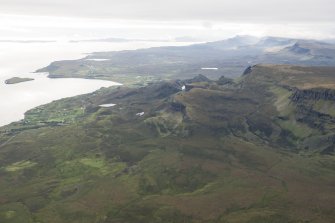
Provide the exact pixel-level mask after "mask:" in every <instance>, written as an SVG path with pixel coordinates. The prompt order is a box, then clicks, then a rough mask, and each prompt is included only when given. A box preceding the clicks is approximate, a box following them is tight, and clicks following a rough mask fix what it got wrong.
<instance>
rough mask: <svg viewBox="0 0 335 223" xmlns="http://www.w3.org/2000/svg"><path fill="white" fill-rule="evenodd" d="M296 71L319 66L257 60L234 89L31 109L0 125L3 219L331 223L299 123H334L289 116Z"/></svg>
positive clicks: (325, 162)
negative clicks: (269, 63)
mask: <svg viewBox="0 0 335 223" xmlns="http://www.w3.org/2000/svg"><path fill="white" fill-rule="evenodd" d="M279 68H280V69H284V68H285V69H286V72H288V74H287V76H283V75H286V73H283V72H282V71H281V70H280V69H279ZM297 69H298V70H301V69H305V71H308V72H309V73H310V74H309V75H310V77H311V78H312V77H313V75H312V73H313V72H314V73H316V72H317V70H313V69H312V68H295V67H282V66H281V67H276V66H257V67H254V68H253V71H252V73H251V74H248V75H247V76H244V77H243V78H242V80H241V81H240V82H239V83H238V84H236V85H235V86H232V85H218V84H216V83H214V82H211V83H197V84H193V85H192V86H193V87H194V88H193V89H191V90H190V91H187V92H181V91H180V88H181V86H182V85H183V83H179V82H170V83H157V84H153V85H149V86H148V87H145V88H138V89H136V88H135V89H127V88H118V89H115V88H110V89H102V90H100V91H98V92H96V93H93V94H89V95H85V96H79V97H75V98H71V99H64V100H60V101H57V102H54V103H51V104H48V105H46V106H41V107H39V108H36V109H34V110H32V111H29V112H28V113H27V115H26V119H25V121H23V122H21V123H16V124H13V125H9V126H6V127H4V128H2V129H1V134H0V135H1V137H0V144H1V145H2V146H1V147H0V163H1V166H0V222H90V223H91V222H104V223H108V222H113V223H116V222H129V223H132V222H134V223H135V222H136V223H139V222H143V223H144V222H145V223H147V222H155V223H157V222H208V223H209V222H231V223H234V222H248V223H252V222H255V223H256V222H257V223H259V222H278V223H279V222H283V223H284V222H285V223H286V222H333V221H334V220H335V214H334V212H333V207H334V205H335V197H334V196H333V194H334V193H333V187H334V183H335V171H334V170H335V166H334V161H335V158H334V156H333V155H320V153H319V152H321V151H319V150H318V146H319V144H318V143H319V142H318V141H317V140H314V141H313V140H312V141H310V142H309V141H307V140H306V139H305V137H307V135H308V134H307V133H306V131H305V129H303V130H301V128H306V129H308V130H309V131H311V132H313V134H314V135H315V137H322V134H330V133H331V130H327V131H328V132H327V131H326V130H323V131H326V132H323V133H321V130H320V129H319V127H315V126H314V127H313V126H310V125H309V122H307V123H305V122H304V121H303V120H304V119H302V121H301V120H300V119H299V120H297V119H296V116H297V115H298V114H300V113H299V111H300V110H297V108H298V105H299V103H300V102H299V101H298V102H296V103H295V102H292V101H290V100H291V97H290V96H291V95H292V94H293V90H288V89H290V88H289V87H291V88H293V87H299V86H301V85H303V86H305V85H306V83H307V82H309V81H310V79H309V78H306V79H304V80H305V83H301V82H302V80H300V81H299V83H298V84H297V81H296V80H298V77H297V75H298V74H295V73H296V70H297ZM315 69H316V68H315ZM305 71H304V72H305ZM318 72H319V71H318ZM320 72H322V73H324V72H323V71H320ZM273 73H275V74H276V75H275V76H274V75H273ZM270 74H271V75H270ZM299 75H303V74H302V73H299ZM330 75H331V74H329V75H325V78H329V79H328V82H329V80H332V76H330ZM287 77H292V78H291V80H293V81H288V78H287ZM313 80H315V79H313ZM325 82H326V81H325ZM312 83H313V85H318V83H317V82H315V81H314V82H312ZM322 83H323V79H320V83H319V84H322ZM317 87H318V86H317ZM105 103H114V104H117V105H116V106H114V107H111V108H100V107H99V105H100V104H105ZM310 103H311V102H310ZM320 103H321V102H316V104H318V105H317V106H316V107H317V108H318V109H319V110H320V107H322V108H323V109H324V107H323V106H321V105H320ZM327 106H328V105H327ZM64 109H66V110H64ZM140 112H144V115H143V116H137V115H136V114H137V113H140ZM300 115H301V114H300ZM278 117H279V118H278ZM285 120H291V121H293V120H295V122H293V124H292V123H291V121H290V122H287V121H285ZM285 123H286V124H285ZM288 124H290V125H288ZM322 124H323V125H327V126H329V125H331V122H329V120H322ZM306 126H307V127H306ZM307 138H308V137H307ZM8 140H9V141H8ZM6 142H7V143H6ZM304 143H305V144H306V143H309V144H308V145H309V147H310V148H308V149H307V150H306V149H304V148H301V146H300V145H301V144H304ZM316 151H318V153H317V152H316Z"/></svg>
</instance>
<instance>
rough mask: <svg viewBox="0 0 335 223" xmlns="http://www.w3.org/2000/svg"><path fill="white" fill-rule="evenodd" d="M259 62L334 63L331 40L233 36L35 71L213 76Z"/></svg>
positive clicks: (102, 75) (97, 75)
mask: <svg viewBox="0 0 335 223" xmlns="http://www.w3.org/2000/svg"><path fill="white" fill-rule="evenodd" d="M120 41H121V40H120ZM259 63H271V64H291V65H305V66H317V65H318V66H335V44H332V43H330V42H322V41H317V40H304V39H292V38H282V37H263V38H256V37H252V36H236V37H234V38H230V39H226V40H222V41H217V42H209V43H202V44H194V45H190V46H181V47H155V48H149V49H140V50H128V51H119V52H101V53H99V52H97V53H93V54H91V55H89V56H87V57H86V58H83V59H80V60H68V61H57V62H54V63H52V64H50V65H49V66H48V67H46V68H43V69H40V70H38V71H43V72H49V73H50V77H53V78H56V77H78V78H95V79H107V80H116V81H122V80H124V79H127V78H129V77H130V78H132V77H134V76H135V77H137V76H141V77H145V78H146V79H151V80H152V79H160V78H162V77H164V78H166V77H170V78H171V79H173V78H176V77H178V78H190V77H192V76H195V75H198V74H204V75H206V76H208V77H209V78H212V79H217V78H219V77H220V76H222V75H224V76H227V77H237V76H240V75H241V74H242V73H243V71H244V70H245V68H246V67H248V66H250V65H254V64H259ZM202 68H217V69H202Z"/></svg>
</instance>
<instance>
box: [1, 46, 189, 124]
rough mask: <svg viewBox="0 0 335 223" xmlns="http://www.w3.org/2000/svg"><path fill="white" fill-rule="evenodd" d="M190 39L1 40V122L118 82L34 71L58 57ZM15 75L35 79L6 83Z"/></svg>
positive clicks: (9, 121) (79, 56)
mask: <svg viewBox="0 0 335 223" xmlns="http://www.w3.org/2000/svg"><path fill="white" fill-rule="evenodd" d="M186 44H189V43H166V42H162V43H160V42H127V43H68V42H57V43H0V126H3V125H6V124H9V123H11V122H13V121H18V120H20V119H22V118H23V117H24V112H26V111H27V110H29V109H31V108H34V107H36V106H38V105H42V104H46V103H49V102H51V101H53V100H57V99H61V98H65V97H71V96H75V95H80V94H86V93H90V92H93V91H95V90H97V89H99V88H101V87H108V86H113V85H117V84H118V83H115V82H111V81H100V80H85V79H73V78H71V79H49V78H47V77H46V74H41V73H40V74H36V73H32V72H33V71H35V70H37V69H39V68H42V67H45V66H47V65H48V64H50V63H51V62H52V61H55V60H65V59H79V58H82V57H84V56H85V54H87V53H90V52H102V51H112V50H130V49H139V48H147V47H153V46H165V45H174V46H177V45H186ZM13 76H18V77H31V78H34V79H35V80H34V81H30V82H24V83H19V84H15V85H6V84H4V81H5V80H6V79H8V78H11V77H13Z"/></svg>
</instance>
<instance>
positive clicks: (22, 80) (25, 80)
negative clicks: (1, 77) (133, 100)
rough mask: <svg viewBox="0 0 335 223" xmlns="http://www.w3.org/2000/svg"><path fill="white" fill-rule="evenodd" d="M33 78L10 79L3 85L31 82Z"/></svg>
mask: <svg viewBox="0 0 335 223" xmlns="http://www.w3.org/2000/svg"><path fill="white" fill-rule="evenodd" d="M33 80H34V79H33V78H21V77H12V78H10V79H7V80H5V84H18V83H22V82H27V81H33Z"/></svg>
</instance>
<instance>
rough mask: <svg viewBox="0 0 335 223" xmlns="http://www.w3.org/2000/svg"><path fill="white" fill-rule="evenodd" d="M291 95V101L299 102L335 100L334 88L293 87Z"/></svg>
mask: <svg viewBox="0 0 335 223" xmlns="http://www.w3.org/2000/svg"><path fill="white" fill-rule="evenodd" d="M293 91H294V93H293V95H292V97H291V99H292V101H294V102H299V101H301V100H320V99H323V100H329V101H335V90H333V89H325V88H314V89H304V90H300V89H294V90H293Z"/></svg>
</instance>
